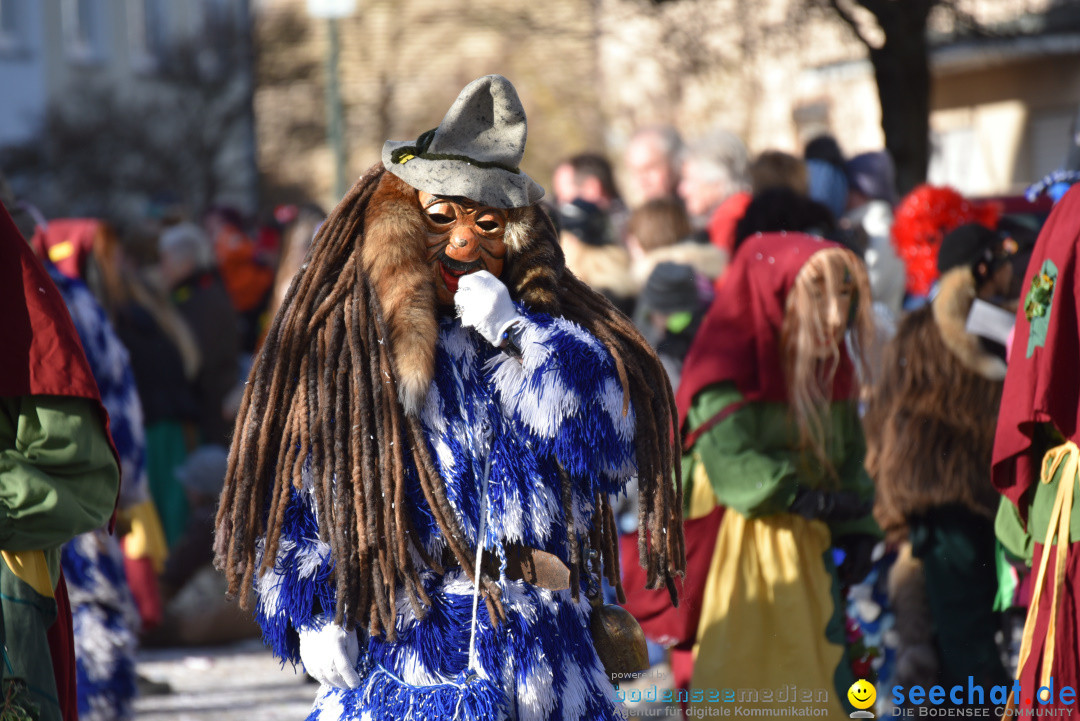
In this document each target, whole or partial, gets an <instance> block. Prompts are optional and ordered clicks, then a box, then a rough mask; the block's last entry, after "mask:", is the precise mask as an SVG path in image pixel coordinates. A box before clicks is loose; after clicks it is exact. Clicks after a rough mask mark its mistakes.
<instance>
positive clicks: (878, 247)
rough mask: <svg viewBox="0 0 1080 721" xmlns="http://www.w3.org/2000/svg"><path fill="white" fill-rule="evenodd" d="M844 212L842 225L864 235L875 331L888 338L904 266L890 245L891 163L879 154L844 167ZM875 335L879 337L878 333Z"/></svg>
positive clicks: (861, 157)
mask: <svg viewBox="0 0 1080 721" xmlns="http://www.w3.org/2000/svg"><path fill="white" fill-rule="evenodd" d="M847 175H848V178H849V179H850V181H851V184H850V186H849V188H848V211H847V214H846V215H845V216H844V222H845V223H848V224H850V225H851V226H852V227H853V228H860V229H861V230H862V232H863V233H864V234H865V235H866V242H867V245H866V251H865V252H864V253H863V258H864V259H865V260H866V272H867V275H869V276H870V292H871V293H873V295H874V311H875V316H876V320H877V326H876V328H877V329H878V330H882V329H884V330H885V335H884V338H887V337H889V336H891V335H892V330H894V329H895V327H896V322H897V320H898V319H899V317H900V310H901V306H902V304H903V300H904V264H903V262H902V261H901V260H900V257H899V256H898V255H897V254H896V249H895V248H893V245H892V224H893V204H894V203H895V202H896V183H895V181H894V175H895V174H894V171H893V163H892V159H891V158H890V157H889V154H888V153H887V152H886V151H884V150H882V151H878V152H872V153H862V154H861V155H856V156H855V157H853V158H852V159H851V160H849V161H848V163H847ZM879 335H881V334H880V333H879Z"/></svg>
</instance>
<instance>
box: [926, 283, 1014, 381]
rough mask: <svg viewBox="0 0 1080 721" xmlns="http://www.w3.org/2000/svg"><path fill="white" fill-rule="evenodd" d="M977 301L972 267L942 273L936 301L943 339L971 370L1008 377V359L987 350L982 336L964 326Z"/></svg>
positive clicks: (946, 345) (1001, 378)
mask: <svg viewBox="0 0 1080 721" xmlns="http://www.w3.org/2000/svg"><path fill="white" fill-rule="evenodd" d="M974 302H975V276H973V275H972V273H971V270H970V269H969V268H966V267H964V268H955V269H953V270H950V271H949V272H947V273H946V274H945V275H943V276H941V281H940V283H939V285H938V294H937V296H936V297H935V298H934V301H933V314H934V321H935V322H936V323H937V326H938V329H939V330H940V331H941V340H942V342H944V343H945V347H946V348H948V349H949V350H950V351H951V352H952V353H953V355H955V356H956V357H957V358H958V359H959V360H960V362H961V363H963V364H964V366H966V367H967V368H968V369H970V370H972V371H974V372H975V373H978V374H979V375H981V376H982V377H984V378H987V379H989V380H997V381H1000V380H1003V379H1004V378H1005V362H1004V361H1002V360H1001V359H1000V358H998V357H997V356H995V355H994V354H993V353H990V352H988V351H986V350H985V349H984V348H983V347H982V344H981V343H980V342H979V338H978V337H977V336H975V335H972V334H971V333H968V332H967V330H966V329H965V326H966V324H967V316H968V312H969V311H970V310H971V305H972V303H974Z"/></svg>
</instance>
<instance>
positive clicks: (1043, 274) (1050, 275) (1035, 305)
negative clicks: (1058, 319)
mask: <svg viewBox="0 0 1080 721" xmlns="http://www.w3.org/2000/svg"><path fill="white" fill-rule="evenodd" d="M1057 277H1058V269H1057V266H1056V265H1054V261H1052V260H1049V259H1047V260H1045V261H1044V262H1043V265H1042V268H1040V269H1039V272H1038V273H1036V274H1035V277H1034V278H1032V279H1031V288H1030V289H1029V290H1028V293H1027V296H1026V297H1025V298H1024V316H1025V317H1026V318H1027V319H1028V323H1029V324H1030V331H1029V332H1028V347H1027V357H1028V358H1030V357H1031V354H1032V353H1034V352H1035V349H1036V348H1042V347H1043V346H1045V345H1046V330H1047V328H1048V327H1049V326H1050V306H1051V303H1052V302H1053V300H1054V284H1055V283H1056V282H1057Z"/></svg>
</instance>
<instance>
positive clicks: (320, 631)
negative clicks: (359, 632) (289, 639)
mask: <svg viewBox="0 0 1080 721" xmlns="http://www.w3.org/2000/svg"><path fill="white" fill-rule="evenodd" d="M299 634H300V660H301V661H302V662H303V663H304V668H305V669H307V672H308V673H309V674H311V677H312V678H314V679H315V680H316V681H318V682H319V683H322V684H328V685H330V686H337V687H338V688H356V687H357V686H359V685H360V675H359V674H358V673H356V661H357V659H358V658H359V657H360V644H359V643H358V642H357V640H356V633H355V632H354V631H346V630H345V629H343V628H342V627H341V626H338V625H337V624H334V623H328V624H326V625H324V626H322V627H318V628H317V627H314V626H309V627H307V628H301V629H299Z"/></svg>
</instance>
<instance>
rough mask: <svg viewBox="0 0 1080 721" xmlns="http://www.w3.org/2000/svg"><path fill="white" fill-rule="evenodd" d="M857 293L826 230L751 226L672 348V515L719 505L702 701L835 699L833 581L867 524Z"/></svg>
mask: <svg viewBox="0 0 1080 721" xmlns="http://www.w3.org/2000/svg"><path fill="white" fill-rule="evenodd" d="M869 297H870V295H869V283H868V281H867V277H866V271H865V269H864V268H863V266H862V263H861V262H860V261H859V260H858V258H857V257H856V256H855V255H854V254H853V253H852V252H851V251H849V250H847V249H845V248H843V247H841V246H839V245H838V244H836V243H832V242H829V241H825V240H823V239H821V238H817V237H812V236H808V235H803V234H798V233H787V234H765V235H758V236H754V237H751V238H749V239H747V241H746V242H745V244H744V245H743V246H742V247H740V249H739V252H738V253H737V254H736V256H735V261H734V263H733V264H732V267H731V268H730V269H729V271H728V275H727V276H726V277H725V279H724V282H723V283H722V284H721V286H720V288H719V291H718V293H717V297H716V300H715V301H714V302H713V305H712V307H711V308H710V310H709V314H708V316H707V317H706V320H705V322H704V323H703V325H702V328H701V330H700V331H699V334H698V336H697V339H696V340H695V343H694V346H693V347H692V348H691V350H690V354H689V356H688V357H687V360H686V367H685V370H684V375H683V380H682V384H681V385H680V388H679V393H678V398H677V400H678V406H679V411H680V423H681V426H682V428H683V432H684V456H683V479H684V488H685V490H684V498H685V499H686V502H687V504H688V507H687V513H686V514H685V515H686V517H687V518H697V517H700V516H703V515H705V514H707V513H709V512H710V511H711V508H713V507H714V506H715V505H717V504H719V505H721V506H724V507H725V510H724V516H723V520H722V521H721V523H720V529H719V533H718V537H717V541H716V546H715V549H714V551H713V559H712V565H711V568H710V570H709V577H708V580H707V582H706V585H705V589H704V598H703V601H702V611H701V620H700V622H699V626H698V632H697V641H698V643H697V647H696V651H695V653H696V659H695V667H694V676H693V682H692V689H693V690H695V691H696V690H699V689H700V690H701V691H702V692H703V693H704V694H705V700H706V703H707V702H708V700H709V697H708V695H707V694H708V693H709V691H710V690H711V689H741V690H743V691H745V692H746V693H744V694H743V696H744V697H743V698H736V699H735V700H737V701H739V702H741V703H742V704H743V705H745V706H747V707H751V708H753V709H754V710H755V712H757V713H765V714H768V713H774V714H776V713H785V714H786V713H789V712H790V711H789V709H790V707H793V706H797V707H799V709H798V710H797V711H796V713H801V714H806V713H813V714H815V715H828V716H830V717H837V716H839V714H841V713H843V714H845V715H846V714H847V713H848V712H849V711H850V710H851V709H850V708H849V707H848V704H847V700H846V693H847V689H848V687H849V686H850V685H851V684H852V683H853V682H854V681H855V678H854V675H853V672H852V669H851V664H850V659H849V658H848V654H847V652H846V648H845V634H844V623H843V605H842V604H841V602H840V588H841V584H849V583H854V582H857V581H858V580H861V578H862V577H864V576H865V575H866V573H867V571H868V570H869V568H870V554H871V551H872V549H873V546H874V544H875V543H876V541H877V538H878V536H879V535H880V531H879V529H878V527H877V524H876V523H875V522H874V519H873V518H872V517H871V515H870V507H871V500H872V497H873V483H872V482H871V481H870V478H869V476H868V475H867V474H866V471H865V469H864V468H863V456H864V452H865V445H864V439H863V432H862V426H861V424H860V420H859V417H858V412H857V408H856V399H857V397H858V390H859V388H858V379H857V377H856V375H855V373H854V369H853V364H852V362H851V359H850V358H849V356H848V352H847V344H846V343H845V341H844V337H845V333H846V332H848V331H849V330H850V332H851V333H850V335H851V339H852V347H853V348H854V349H855V351H856V354H857V356H860V357H861V356H862V355H863V353H862V350H861V349H862V348H863V347H864V345H863V343H864V342H865V341H866V340H867V339H869V338H871V337H872V333H873V321H872V318H871V315H870V303H869V302H868V301H869ZM837 550H840V551H842V552H843V560H842V562H841V563H840V564H839V566H837V564H836V561H835V560H834V559H835V556H836V555H837V554H835V553H834V552H835V551H837ZM793 686H794V687H795V689H796V692H795V698H792V697H791V694H792V692H791V690H790V689H791V688H792V687H793Z"/></svg>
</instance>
